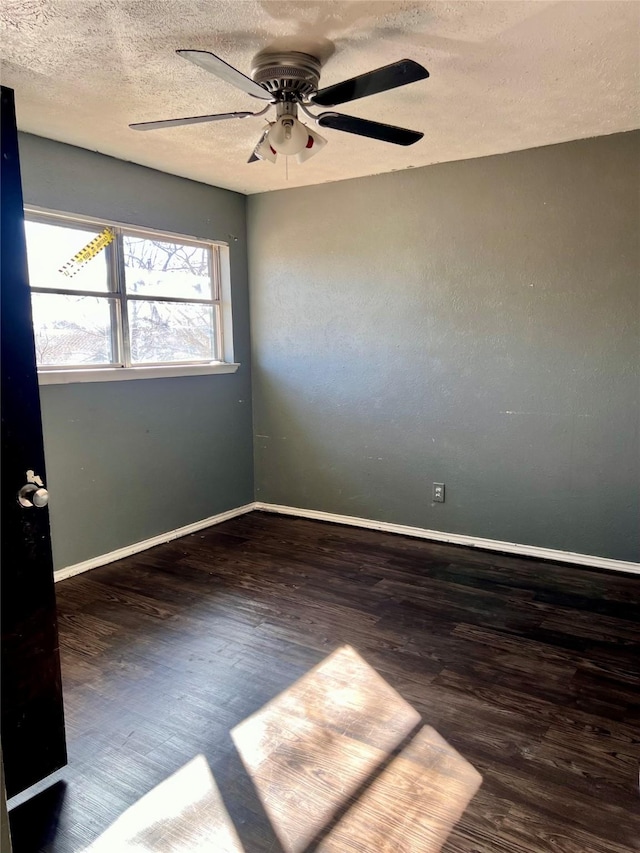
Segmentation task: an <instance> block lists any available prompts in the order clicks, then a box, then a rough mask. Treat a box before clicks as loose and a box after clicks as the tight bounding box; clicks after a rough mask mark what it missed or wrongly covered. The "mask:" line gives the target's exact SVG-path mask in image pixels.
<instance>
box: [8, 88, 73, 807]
mask: <svg viewBox="0 0 640 853" xmlns="http://www.w3.org/2000/svg"><path fill="white" fill-rule="evenodd" d="M0 134H1V136H2V157H1V158H0V162H1V174H0V195H1V201H2V212H1V218H0V238H1V252H0V266H1V281H0V285H1V288H0V300H1V302H0V315H1V329H0V332H1V336H2V337H1V356H2V361H1V362H0V372H1V377H0V378H1V380H2V391H1V394H2V400H1V403H2V409H1V412H2V497H1V504H2V509H1V511H2V519H1V520H2V546H1V547H2V564H1V568H0V581H1V587H2V588H1V590H0V592H1V599H0V601H1V604H0V608H1V618H2V623H1V629H2V660H1V670H0V672H1V682H2V683H1V687H2V693H1V694H0V695H1V699H0V705H1V712H2V754H3V760H4V770H5V782H6V786H7V795H8V796H9V797H11V796H13V795H14V794H17V793H18V792H19V791H22V790H24V789H25V788H27V787H29V785H32V784H34V782H38V781H39V780H40V779H42V778H44V777H45V776H48V775H49V773H52V772H53V771H54V770H57V769H58V768H59V767H62V766H63V765H64V764H65V763H66V744H65V736H64V716H63V708H62V682H61V678H60V658H59V654H58V628H57V620H56V602H55V593H54V588H53V561H52V557H51V538H50V535H49V511H48V509H47V506H46V502H47V493H46V490H45V489H44V488H42V486H46V479H45V476H46V475H45V469H44V448H43V442H42V424H41V420H40V398H39V394H38V378H37V373H36V356H35V347H34V341H33V328H32V325H31V297H30V294H29V283H28V274H27V254H26V248H25V238H24V227H23V208H22V186H21V183H20V163H19V159H18V134H17V130H16V120H15V109H14V100H13V92H12V91H11V89H6V88H4V86H3V87H2V114H1V123H0ZM41 483H42V486H41ZM21 490H22V492H21ZM19 493H21V498H22V500H21V501H19V500H18V496H19Z"/></svg>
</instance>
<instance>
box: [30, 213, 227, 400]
mask: <svg viewBox="0 0 640 853" xmlns="http://www.w3.org/2000/svg"><path fill="white" fill-rule="evenodd" d="M24 214H25V220H28V221H30V222H41V223H44V224H49V225H56V224H57V225H68V226H69V227H74V226H75V227H78V228H83V227H84V228H91V229H94V230H99V231H102V230H103V229H104V228H106V227H108V228H111V229H112V230H113V231H114V232H115V234H116V239H115V240H114V241H113V242H112V243H111V244H110V245H109V246H107V247H106V249H104V250H103V251H105V252H107V272H108V275H109V278H110V289H109V290H108V291H100V292H94V291H88V290H78V289H77V288H74V287H69V288H65V287H62V288H60V287H31V288H30V289H31V290H32V291H33V292H34V293H49V294H56V293H57V294H60V295H64V294H71V295H81V296H96V297H100V298H102V299H105V298H108V299H109V300H110V304H111V306H112V308H111V312H112V313H111V318H112V319H111V334H112V346H113V352H114V354H115V355H116V357H118V358H119V360H118V362H117V363H111V364H100V365H97V364H96V365H60V366H53V365H52V366H49V365H47V366H45V367H38V382H39V383H40V385H65V384H69V383H76V382H110V381H113V380H123V379H125V380H126V379H153V378H168V377H173V376H199V375H203V374H215V373H235V372H236V370H237V369H238V367H239V366H240V365H239V364H238V363H237V362H235V361H234V354H233V326H232V312H231V276H230V266H229V246H228V244H227V243H223V242H220V241H216V240H209V239H202V238H198V237H190V236H185V235H183V234H176V233H173V232H170V231H157V230H155V229H151V228H143V227H139V226H132V225H128V224H127V223H122V222H115V221H113V220H109V219H96V218H93V217H88V216H79V215H75V214H70V213H61V212H59V211H53V210H48V209H45V208H40V207H34V206H25V210H24ZM122 235H127V236H131V237H141V238H146V239H153V240H164V241H167V242H176V243H180V244H184V245H187V246H188V245H192V246H193V245H195V246H198V247H202V246H205V247H207V248H209V249H210V251H211V255H210V257H211V287H212V298H211V299H196V298H189V297H187V298H182V297H166V296H162V297H156V296H153V297H151V296H149V297H135V296H132V295H131V294H127V293H126V290H125V276H124V259H123V258H122V244H121V241H120V239H119V238H121V237H122ZM135 299H138V300H141V301H147V302H149V301H161V302H177V303H180V302H183V303H184V302H190V303H193V302H199V303H203V304H207V305H211V306H212V308H213V315H214V325H215V329H214V338H215V347H216V352H215V359H213V360H212V361H180V362H177V361H174V362H170V363H167V362H162V363H151V364H147V363H145V364H141V365H134V364H132V363H131V360H130V347H129V328H128V312H127V302H128V301H129V300H135Z"/></svg>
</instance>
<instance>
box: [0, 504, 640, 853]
mask: <svg viewBox="0 0 640 853" xmlns="http://www.w3.org/2000/svg"><path fill="white" fill-rule="evenodd" d="M56 592H57V599H58V608H59V620H60V638H61V647H62V648H61V652H62V668H63V669H62V671H63V681H64V691H65V708H66V723H67V733H68V747H69V765H68V767H67V768H65V769H64V770H62V771H59V772H58V773H57V774H55V775H54V777H52V778H50V779H49V780H48V781H47V783H46V785H41V786H40V787H41V788H42V789H43V793H42V794H39V795H37V796H35V797H32V798H31V799H30V800H26V801H24V802H23V803H22V802H21V801H20V799H18V800H14V802H13V804H12V805H14V804H16V802H17V805H15V807H14V808H12V812H11V818H12V822H13V826H14V833H15V839H16V844H15V853H23V851H28V853H33V851H35V850H39V849H40V850H46V851H51V853H54V851H55V853H62V851H64V853H77V851H81V850H85V849H86V848H87V847H89V845H91V844H92V843H94V842H95V844H94V846H93V847H92V850H95V851H96V853H97V851H101V853H102V851H104V853H107V851H110V853H117V851H118V849H123V850H124V849H134V847H133V846H131V847H128V846H126V843H125V840H123V839H128V840H129V842H130V843H131V844H132V845H133V842H131V839H132V838H133V839H134V840H135V843H136V844H138V845H139V846H137V847H135V849H136V850H138V849H140V850H157V851H165V850H166V851H169V850H171V851H173V850H176V851H190V850H211V851H213V853H225V851H244V853H263V851H264V853H267V851H274V852H276V851H279V853H283V851H284V853H289V851H292V853H293V852H294V851H295V853H303V851H305V853H311V851H312V850H318V851H329V850H330V851H345V853H346V851H349V853H366V851H370V853H400V851H411V852H412V853H414V851H416V853H417V851H426V853H435V851H437V850H439V849H440V848H441V845H442V844H443V843H444V846H443V847H442V850H443V851H445V853H543V851H544V853H550V851H553V853H628V851H634V850H640V812H639V807H640V796H639V791H638V768H639V764H640V669H639V662H640V654H639V653H640V623H639V614H640V607H639V605H640V578H639V577H637V576H636V577H634V576H631V575H622V574H620V575H617V574H614V573H604V572H599V571H594V570H589V569H585V568H578V567H572V566H567V565H563V564H554V563H543V562H538V561H534V560H529V559H524V558H522V559H521V558H515V557H508V556H502V555H499V554H495V553H490V552H481V551H472V550H468V549H465V548H461V547H455V546H447V545H440V544H437V543H432V542H426V541H421V540H416V539H410V538H405V537H400V536H395V535H391V534H385V533H378V532H375V531H367V530H359V529H355V528H349V527H342V526H336V525H329V524H324V523H321V522H313V521H307V520H303V519H294V518H284V517H280V516H275V515H268V514H263V513H252V514H250V515H246V516H242V517H239V518H237V519H234V520H232V521H228V522H226V523H224V524H221V525H219V526H217V527H214V528H210V529H209V530H206V531H202V532H201V533H197V534H194V535H192V536H189V537H185V538H184V539H180V540H176V541H174V542H171V543H168V544H166V545H162V546H159V547H157V548H154V549H152V550H150V551H146V552H144V553H142V554H139V555H136V556H134V557H131V558H128V559H125V560H122V561H120V562H118V563H113V564H111V565H109V566H105V567H103V568H99V569H95V570H93V571H91V572H88V573H86V574H83V575H79V576H77V577H75V578H71V579H70V580H67V581H63V582H61V583H59V584H58V585H57V587H56ZM345 647H346V648H345ZM334 652H335V654H333V656H332V657H330V655H332V653H334ZM314 667H315V669H313V668H314ZM276 697H278V698H277V699H276ZM273 700H275V701H273ZM252 715H253V716H252ZM52 782H55V783H56V784H55V785H54V786H53V787H50V786H51V783H52ZM478 785H479V787H478ZM149 792H151V793H149ZM474 792H475V793H474ZM148 793H149V796H148V797H146V798H145V799H143V800H141V798H142V797H143V795H145V794H148ZM127 810H128V811H127ZM124 812H126V814H125V815H124V817H122V818H120V816H121V815H122V814H123V813H124ZM150 816H151V817H150ZM119 818H120V820H118V819H119ZM458 818H459V819H458ZM456 821H457V823H456ZM452 824H455V825H454V826H453V828H452ZM447 836H448V837H447ZM445 838H446V841H445V840H444V839H445ZM212 839H213V840H212ZM145 845H146V846H145Z"/></svg>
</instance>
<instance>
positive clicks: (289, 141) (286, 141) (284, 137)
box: [267, 115, 309, 156]
mask: <svg viewBox="0 0 640 853" xmlns="http://www.w3.org/2000/svg"><path fill="white" fill-rule="evenodd" d="M267 139H268V141H269V145H271V147H272V148H273V149H274V150H275V151H277V152H278V154H285V155H286V156H291V155H293V154H299V153H300V151H302V150H303V149H304V148H305V146H306V144H307V140H308V139H309V132H308V130H307V128H306V127H305V126H304V125H303V124H302V122H300V121H298V119H297V118H294V117H293V116H289V115H286V116H282V117H281V118H279V119H278V121H276V122H274V124H273V126H272V127H271V130H270V131H269V135H268V137H267Z"/></svg>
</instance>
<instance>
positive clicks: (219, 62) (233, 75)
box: [176, 50, 273, 101]
mask: <svg viewBox="0 0 640 853" xmlns="http://www.w3.org/2000/svg"><path fill="white" fill-rule="evenodd" d="M176 53H177V54H178V56H182V57H184V58H185V59H188V60H189V62H193V63H194V64H195V65H199V66H200V68H204V70H205V71H210V72H211V73H212V74H215V75H216V77H219V78H220V79H221V80H224V81H225V83H231V85H232V86H236V87H237V88H238V89H242V91H243V92H246V93H247V95H253V97H254V98H262V100H263V101H271V100H272V99H273V96H272V95H271V93H270V92H268V91H267V90H266V89H264V88H263V87H262V86H260V84H259V83H256V82H255V81H254V80H252V79H251V78H250V77H247V76H246V74H243V73H242V71H238V69H237V68H234V67H233V65H229V63H227V62H225V61H224V59H220V57H219V56H216V55H215V53H211V52H210V51H208V50H176Z"/></svg>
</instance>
